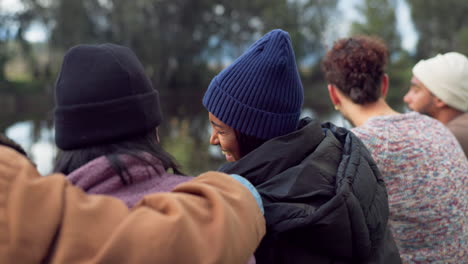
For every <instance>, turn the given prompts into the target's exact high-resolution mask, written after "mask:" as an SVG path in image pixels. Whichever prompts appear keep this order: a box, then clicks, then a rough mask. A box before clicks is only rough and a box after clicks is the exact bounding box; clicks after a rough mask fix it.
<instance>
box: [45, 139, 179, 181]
mask: <svg viewBox="0 0 468 264" xmlns="http://www.w3.org/2000/svg"><path fill="white" fill-rule="evenodd" d="M147 154H150V155H151V156H154V157H156V158H158V159H159V160H160V161H161V163H162V164H163V166H164V169H166V170H168V169H169V168H171V169H172V170H173V172H174V173H175V174H181V175H182V174H183V173H181V172H180V171H179V168H178V165H177V163H176V162H175V161H174V158H173V157H172V156H171V155H170V154H169V153H167V152H166V151H165V150H164V149H163V148H162V147H161V145H160V144H159V143H158V140H157V133H156V132H155V131H151V132H149V133H147V134H146V135H143V136H139V137H135V138H132V139H129V140H126V141H120V142H116V143H110V144H104V145H99V146H92V147H86V148H81V149H75V150H60V151H59V153H58V155H57V158H56V160H55V168H54V171H55V172H60V173H63V174H65V175H68V174H70V173H71V172H73V171H74V170H76V169H78V168H80V167H81V166H83V165H85V164H86V163H88V162H90V161H92V160H94V159H96V158H98V157H101V156H105V157H106V158H107V160H108V161H109V163H110V165H111V166H112V168H113V169H114V170H115V171H116V172H117V174H118V175H119V177H120V180H121V181H122V184H124V185H127V184H130V183H132V182H133V181H132V177H131V175H130V173H129V172H128V170H127V168H126V167H125V165H124V163H123V162H122V161H121V160H120V158H119V156H121V155H129V156H131V157H133V158H136V159H138V160H140V161H142V162H144V163H146V164H148V165H150V166H152V167H153V169H155V170H156V168H155V167H154V164H153V163H152V162H151V161H149V160H148V159H147V158H145V155H147Z"/></svg>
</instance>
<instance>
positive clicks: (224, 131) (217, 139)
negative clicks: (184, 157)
mask: <svg viewBox="0 0 468 264" xmlns="http://www.w3.org/2000/svg"><path fill="white" fill-rule="evenodd" d="M208 118H209V119H210V123H211V128H212V130H211V137H210V144H211V145H219V146H220V148H221V151H222V152H223V154H224V156H225V157H226V160H227V161H229V162H232V161H236V160H239V159H240V158H241V152H240V147H239V143H238V142H237V136H236V132H235V130H234V129H233V128H231V127H230V126H228V125H226V124H224V123H223V122H222V121H221V120H219V119H218V118H216V117H215V116H214V115H213V114H211V113H209V114H208Z"/></svg>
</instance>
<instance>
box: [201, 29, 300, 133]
mask: <svg viewBox="0 0 468 264" xmlns="http://www.w3.org/2000/svg"><path fill="white" fill-rule="evenodd" d="M303 101H304V91H303V88H302V83H301V80H300V77H299V73H298V70H297V66H296V60H295V58H294V51H293V49H292V45H291V39H290V37H289V34H288V33H287V32H285V31H282V30H280V29H275V30H273V31H270V32H269V33H267V34H266V35H265V36H263V37H262V38H261V39H259V40H258V41H257V42H255V43H254V44H253V45H252V46H251V47H250V48H249V49H248V50H247V51H246V52H245V53H244V54H243V55H242V56H240V57H239V58H238V59H237V60H235V61H234V62H233V63H232V64H231V65H230V66H229V67H227V68H226V69H224V70H223V71H221V72H220V73H219V74H218V75H217V76H215V77H214V78H213V80H212V81H211V83H210V85H209V87H208V90H207V91H206V93H205V96H204V97H203V105H204V106H205V107H206V109H207V110H208V111H209V112H210V113H212V114H213V115H214V116H216V118H218V119H219V120H221V121H222V122H223V123H225V124H226V125H228V126H230V127H232V128H234V129H236V130H238V131H239V132H241V133H243V134H247V135H249V136H255V137H257V138H259V139H270V138H274V137H277V136H281V135H285V134H288V133H290V132H292V131H294V130H296V127H297V124H298V122H299V115H300V113H301V108H302V104H303Z"/></svg>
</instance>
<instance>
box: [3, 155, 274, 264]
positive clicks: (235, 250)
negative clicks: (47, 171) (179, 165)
mask: <svg viewBox="0 0 468 264" xmlns="http://www.w3.org/2000/svg"><path fill="white" fill-rule="evenodd" d="M264 234H265V221H264V218H263V216H262V214H261V212H260V210H259V208H258V207H257V204H256V202H255V200H254V198H253V196H252V195H251V194H250V192H249V191H248V190H247V189H246V188H244V187H243V186H242V185H241V184H239V183H238V182H237V181H235V180H233V179H232V178H231V177H229V176H226V175H224V174H221V173H217V172H208V173H205V174H203V175H201V176H199V177H197V178H195V179H194V180H192V181H190V182H187V183H184V184H182V185H180V186H179V187H177V188H176V189H175V190H174V191H173V192H171V193H159V194H152V195H149V196H147V197H145V198H144V199H143V200H142V201H141V202H140V203H139V204H137V206H136V207H135V208H133V209H132V210H129V209H127V207H126V206H125V204H123V203H122V202H121V201H119V200H117V199H115V198H111V197H105V196H97V195H96V196H92V195H87V194H85V193H83V192H82V191H81V190H79V189H78V188H76V187H73V186H72V185H71V184H70V183H69V182H68V181H67V180H66V179H65V177H63V175H59V174H54V175H50V176H47V177H41V176H40V175H39V174H38V172H37V171H36V169H35V168H34V167H33V166H32V165H31V163H30V162H29V161H28V160H27V159H26V158H24V157H23V156H21V155H20V154H18V153H16V152H15V151H14V150H11V149H9V148H6V147H1V146H0V263H21V264H27V263H246V261H247V259H248V258H249V256H251V255H252V254H253V252H254V250H255V249H256V247H257V245H258V243H259V242H260V240H261V238H262V237H263V235H264Z"/></svg>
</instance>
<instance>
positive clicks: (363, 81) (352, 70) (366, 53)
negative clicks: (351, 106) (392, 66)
mask: <svg viewBox="0 0 468 264" xmlns="http://www.w3.org/2000/svg"><path fill="white" fill-rule="evenodd" d="M387 58H388V50H387V47H386V46H385V44H384V42H383V41H382V40H380V39H379V38H376V37H370V36H356V37H350V38H344V39H339V40H337V41H336V42H335V43H334V45H333V48H332V49H331V50H329V51H328V52H327V54H326V55H325V58H324V60H323V62H322V70H323V72H324V74H325V79H326V80H327V82H328V83H329V84H333V85H335V86H336V87H337V88H338V89H339V90H340V91H341V92H343V93H344V94H345V95H346V96H347V97H349V98H350V99H351V100H352V101H353V102H354V103H356V104H361V105H362V104H367V103H373V102H375V101H377V100H378V99H379V97H380V95H381V90H380V82H381V80H382V77H383V75H384V68H385V65H386V64H387Z"/></svg>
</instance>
